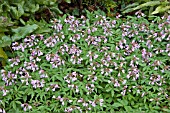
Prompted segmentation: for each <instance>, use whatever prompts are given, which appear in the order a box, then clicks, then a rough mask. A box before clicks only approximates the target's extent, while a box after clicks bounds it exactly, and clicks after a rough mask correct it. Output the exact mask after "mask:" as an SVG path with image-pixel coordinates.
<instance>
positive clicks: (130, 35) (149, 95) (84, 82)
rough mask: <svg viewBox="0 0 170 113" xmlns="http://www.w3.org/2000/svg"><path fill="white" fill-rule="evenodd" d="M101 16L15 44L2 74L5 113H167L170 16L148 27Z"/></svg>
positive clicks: (59, 22) (140, 18)
mask: <svg viewBox="0 0 170 113" xmlns="http://www.w3.org/2000/svg"><path fill="white" fill-rule="evenodd" d="M136 15H137V16H136V17H130V16H129V17H127V19H125V20H123V19H120V18H119V17H120V16H121V15H118V16H117V17H115V18H109V17H106V16H105V14H102V13H101V14H100V13H99V12H97V11H96V12H95V13H89V12H87V16H81V18H75V17H74V16H70V15H67V16H66V15H64V16H63V17H60V18H58V19H54V20H53V21H52V23H53V26H52V29H53V32H52V33H51V34H48V35H45V36H44V35H31V36H27V37H26V38H25V39H23V41H22V43H19V42H14V43H13V44H12V49H13V50H14V54H15V55H16V57H15V58H12V59H9V61H8V65H6V66H5V67H4V69H3V70H1V74H0V110H1V111H4V112H7V113H8V112H9V113H14V112H17V113H19V112H29V113H39V112H43V113H62V112H68V113H70V112H76V113H79V112H82V113H83V112H96V113H100V112H101V113H104V112H112V113H113V112H141V113H142V112H157V113H160V112H169V111H170V97H169V95H170V65H169V64H170V16H166V15H165V16H163V17H162V18H159V17H158V18H155V20H153V21H152V22H148V21H147V20H146V19H145V18H144V16H145V15H144V14H143V13H142V12H140V11H139V12H137V13H136Z"/></svg>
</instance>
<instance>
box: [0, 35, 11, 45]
mask: <svg viewBox="0 0 170 113" xmlns="http://www.w3.org/2000/svg"><path fill="white" fill-rule="evenodd" d="M10 44H11V38H10V37H9V36H3V37H2V38H1V40H0V47H6V46H10Z"/></svg>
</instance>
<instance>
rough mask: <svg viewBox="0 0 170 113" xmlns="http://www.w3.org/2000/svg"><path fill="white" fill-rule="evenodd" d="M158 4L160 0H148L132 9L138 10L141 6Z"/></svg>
mask: <svg viewBox="0 0 170 113" xmlns="http://www.w3.org/2000/svg"><path fill="white" fill-rule="evenodd" d="M159 4H161V2H160V1H149V2H146V3H143V4H141V5H139V6H137V7H135V8H133V10H138V9H141V8H143V7H148V6H155V5H159Z"/></svg>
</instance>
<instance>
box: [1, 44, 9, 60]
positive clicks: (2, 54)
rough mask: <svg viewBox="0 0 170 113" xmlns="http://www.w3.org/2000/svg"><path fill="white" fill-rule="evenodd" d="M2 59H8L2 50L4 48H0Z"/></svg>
mask: <svg viewBox="0 0 170 113" xmlns="http://www.w3.org/2000/svg"><path fill="white" fill-rule="evenodd" d="M0 57H1V58H4V59H7V58H8V56H7V55H6V53H5V52H4V50H3V49H2V47H0Z"/></svg>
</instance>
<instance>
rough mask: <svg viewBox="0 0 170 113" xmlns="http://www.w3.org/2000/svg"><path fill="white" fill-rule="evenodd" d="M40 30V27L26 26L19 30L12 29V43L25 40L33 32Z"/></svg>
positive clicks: (34, 25)
mask: <svg viewBox="0 0 170 113" xmlns="http://www.w3.org/2000/svg"><path fill="white" fill-rule="evenodd" d="M37 28H38V25H36V24H33V25H26V26H25V27H18V28H17V29H12V32H14V33H15V34H14V36H12V41H16V40H19V39H21V38H24V37H25V36H27V35H29V34H30V33H32V32H33V31H35V30H36V29H37Z"/></svg>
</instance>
